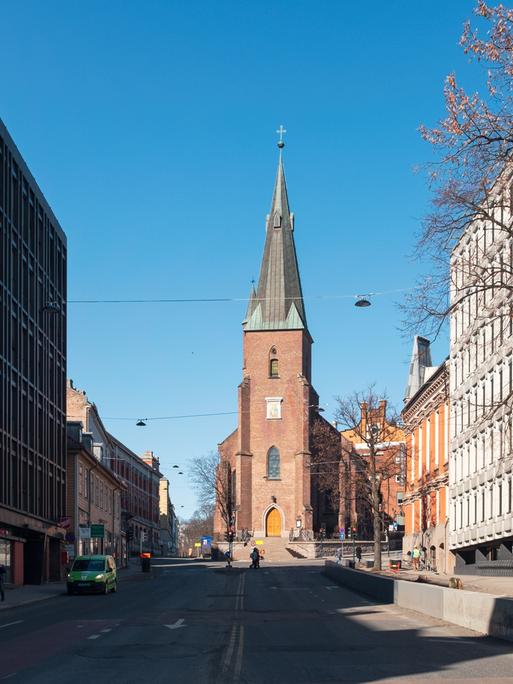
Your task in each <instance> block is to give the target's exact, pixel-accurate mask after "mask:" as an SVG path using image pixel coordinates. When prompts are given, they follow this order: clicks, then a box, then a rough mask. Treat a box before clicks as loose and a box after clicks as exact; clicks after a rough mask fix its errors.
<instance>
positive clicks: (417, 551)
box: [411, 546, 420, 570]
mask: <svg viewBox="0 0 513 684" xmlns="http://www.w3.org/2000/svg"><path fill="white" fill-rule="evenodd" d="M411 556H412V559H413V569H414V570H418V569H419V562H420V549H419V547H418V546H415V547H414V549H413V553H412V555H411Z"/></svg>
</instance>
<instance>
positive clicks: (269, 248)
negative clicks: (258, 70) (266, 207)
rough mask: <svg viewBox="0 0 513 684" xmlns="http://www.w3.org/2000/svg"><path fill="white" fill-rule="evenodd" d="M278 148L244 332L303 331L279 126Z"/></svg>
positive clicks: (301, 298) (281, 130)
mask: <svg viewBox="0 0 513 684" xmlns="http://www.w3.org/2000/svg"><path fill="white" fill-rule="evenodd" d="M277 132H278V133H279V134H280V140H279V141H278V148H279V150H280V153H279V159H278V171H277V173H276V182H275V184H274V192H273V199H272V203H271V211H270V213H269V215H268V216H267V222H266V238H265V246H264V256H263V258H262V266H261V269H260V278H259V280H258V287H257V290H256V295H253V296H252V297H251V299H250V302H249V306H248V311H247V315H246V319H245V321H244V329H245V330H298V329H301V328H305V329H306V327H307V325H306V315H305V310H304V305H303V294H302V290H301V280H300V278H299V269H298V265H297V257H296V247H295V245H294V234H293V231H294V216H293V214H291V213H290V209H289V199H288V195H287V185H286V182H285V172H284V170H283V158H282V156H283V155H282V151H283V147H284V146H285V143H284V142H283V133H285V132H286V131H285V130H284V129H283V126H280V129H279V130H278V131H277Z"/></svg>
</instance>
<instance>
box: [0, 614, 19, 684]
mask: <svg viewBox="0 0 513 684" xmlns="http://www.w3.org/2000/svg"><path fill="white" fill-rule="evenodd" d="M22 622H23V620H15V621H14V622H6V623H5V625H0V629H3V628H4V627H10V626H11V625H19V624H20V623H22ZM14 674H16V673H14ZM10 676H11V675H9V677H10Z"/></svg>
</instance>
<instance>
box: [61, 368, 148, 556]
mask: <svg viewBox="0 0 513 684" xmlns="http://www.w3.org/2000/svg"><path fill="white" fill-rule="evenodd" d="M67 410H68V420H69V421H73V422H79V423H81V424H82V426H83V430H84V433H89V434H90V435H91V441H92V451H93V454H94V456H95V458H96V459H97V460H98V461H100V462H101V463H102V464H103V465H104V466H105V467H107V468H109V469H110V470H111V471H113V472H114V473H115V474H116V475H117V476H118V478H119V479H120V480H121V481H122V483H123V485H124V488H123V490H122V492H121V517H122V522H121V528H122V551H121V558H122V562H123V563H124V562H125V561H126V558H127V555H128V554H136V553H138V552H139V551H141V550H145V551H151V552H152V553H160V527H159V481H160V478H161V473H160V471H159V462H158V459H157V458H155V456H154V455H153V452H146V453H145V454H144V455H143V456H142V457H140V456H138V455H137V454H135V453H134V452H133V451H132V450H131V449H129V448H128V447H127V446H126V445H124V444H123V443H122V442H120V441H119V440H118V439H117V438H116V437H114V436H113V435H111V434H110V433H109V432H108V431H107V429H106V428H105V426H104V424H103V421H102V420H101V417H100V414H99V412H98V409H97V407H96V405H95V404H94V403H93V402H91V401H89V399H88V397H87V394H86V393H85V391H84V390H79V389H77V388H75V387H74V386H73V382H72V381H71V380H69V381H68V387H67Z"/></svg>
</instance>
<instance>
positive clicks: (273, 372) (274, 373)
mask: <svg viewBox="0 0 513 684" xmlns="http://www.w3.org/2000/svg"><path fill="white" fill-rule="evenodd" d="M269 376H270V377H271V378H278V377H279V375H278V359H271V363H270V364H269Z"/></svg>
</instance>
